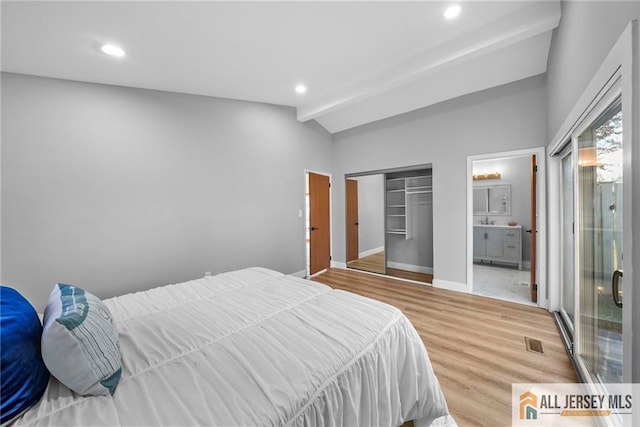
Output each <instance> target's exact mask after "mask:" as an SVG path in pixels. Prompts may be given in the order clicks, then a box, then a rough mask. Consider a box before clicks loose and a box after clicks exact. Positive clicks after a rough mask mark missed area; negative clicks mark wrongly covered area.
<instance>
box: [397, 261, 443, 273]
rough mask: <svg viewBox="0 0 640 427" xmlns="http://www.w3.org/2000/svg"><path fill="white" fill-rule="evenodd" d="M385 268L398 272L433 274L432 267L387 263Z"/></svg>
mask: <svg viewBox="0 0 640 427" xmlns="http://www.w3.org/2000/svg"><path fill="white" fill-rule="evenodd" d="M387 267H389V268H395V269H398V270H405V271H413V272H414V273H424V274H433V267H424V266H422V265H413V264H403V263H401V262H394V261H387Z"/></svg>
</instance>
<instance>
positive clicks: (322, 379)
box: [13, 268, 455, 426]
mask: <svg viewBox="0 0 640 427" xmlns="http://www.w3.org/2000/svg"><path fill="white" fill-rule="evenodd" d="M104 304H105V305H106V306H107V307H108V308H109V310H110V312H111V315H112V318H113V321H114V323H115V325H116V326H117V330H118V336H119V346H120V350H121V357H122V373H121V377H120V379H119V383H118V385H117V389H116V391H115V392H114V393H113V395H107V396H81V395H78V394H76V393H74V392H72V391H71V390H69V389H68V388H67V387H65V386H64V385H62V384H61V383H60V382H58V381H57V380H55V379H54V378H53V377H51V380H50V381H49V383H48V386H47V387H46V390H45V392H44V395H43V396H42V398H41V399H40V400H39V401H38V403H37V404H36V405H35V406H33V407H31V408H30V409H28V410H27V411H26V412H25V413H24V414H22V415H21V416H20V417H18V418H17V419H15V420H14V421H13V425H15V426H23V425H65V426H70V425H82V426H85V425H104V426H116V425H124V426H150V425H172V426H191V425H217V426H258V425H260V426H262V425H264V426H340V425H343V426H392V425H401V424H402V423H403V422H405V421H407V420H415V421H414V424H415V425H447V426H449V425H455V421H454V420H453V418H451V416H450V415H449V413H448V410H447V405H446V402H445V398H444V396H443V393H442V391H441V389H440V385H439V383H438V380H437V378H436V377H435V375H434V372H433V369H432V367H431V364H430V361H429V358H428V355H427V352H426V349H425V347H424V345H423V343H422V341H421V339H420V337H419V336H418V334H417V332H416V331H415V329H414V327H413V326H412V325H411V323H410V322H409V320H408V319H407V318H406V317H405V316H404V315H403V314H402V312H401V311H400V310H398V309H397V308H395V307H392V306H389V305H387V304H384V303H381V302H379V301H375V300H372V299H368V298H365V297H361V296H358V295H355V294H352V293H349V292H345V291H341V290H333V289H331V288H330V287H328V286H325V285H323V284H320V283H317V282H313V281H309V280H304V279H300V278H297V277H293V276H288V275H284V274H281V273H279V272H276V271H272V270H268V269H264V268H249V269H244V270H238V271H233V272H229V273H223V274H219V275H216V276H211V277H204V278H201V279H197V280H192V281H188V282H184V283H180V284H175V285H168V286H163V287H159V288H155V289H151V290H149V291H145V292H138V293H133V294H128V295H124V296H119V297H115V298H111V299H108V300H105V301H104Z"/></svg>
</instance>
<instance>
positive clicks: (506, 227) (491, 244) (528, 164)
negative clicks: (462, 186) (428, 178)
mask: <svg viewBox="0 0 640 427" xmlns="http://www.w3.org/2000/svg"><path fill="white" fill-rule="evenodd" d="M543 161H544V149H542V148H541V149H531V150H519V151H514V152H507V153H495V154H490V155H483V156H472V157H469V159H468V166H469V172H468V175H469V182H468V206H469V209H468V232H467V236H468V237H467V241H468V255H467V256H468V262H467V265H468V270H467V281H468V287H469V289H470V290H471V292H472V293H474V294H476V295H481V296H485V297H490V298H496V299H502V300H506V301H511V302H516V303H520V304H526V305H539V304H538V302H539V301H545V302H546V294H547V292H546V288H545V287H546V283H545V282H546V280H544V277H545V276H544V274H541V273H543V272H544V270H545V269H546V268H545V266H544V265H539V263H538V262H537V260H541V259H545V258H544V257H543V256H541V255H542V252H544V251H545V246H544V244H541V242H540V240H541V238H542V237H543V236H544V232H543V230H544V226H545V221H544V219H545V218H544V215H540V212H544V206H543V203H544V195H543V194H541V191H539V189H544V172H543V169H544V167H543V165H541V163H543ZM541 171H542V172H541ZM541 305H542V304H541Z"/></svg>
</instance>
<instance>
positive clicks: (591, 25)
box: [547, 1, 640, 140]
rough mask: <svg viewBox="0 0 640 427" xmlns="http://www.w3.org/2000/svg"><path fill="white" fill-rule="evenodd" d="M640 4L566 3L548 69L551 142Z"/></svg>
mask: <svg viewBox="0 0 640 427" xmlns="http://www.w3.org/2000/svg"><path fill="white" fill-rule="evenodd" d="M639 18H640V1H621V2H618V1H563V2H562V18H561V20H560V26H559V27H558V28H556V29H555V30H554V33H553V38H552V42H551V49H550V51H549V60H548V66H547V84H548V92H549V103H548V121H549V132H548V137H549V140H551V139H552V138H553V137H554V136H555V134H556V133H557V132H558V129H559V128H560V125H561V124H562V122H563V121H564V120H565V119H566V118H567V116H568V115H569V112H570V111H571V109H572V108H573V106H574V105H575V104H576V102H577V101H578V98H580V96H581V95H582V93H583V92H584V90H585V88H586V87H587V84H589V82H590V81H591V79H592V78H593V76H594V74H595V73H596V71H597V70H598V67H600V65H601V64H602V61H603V60H604V59H605V58H606V56H607V55H608V54H609V51H610V50H611V48H612V47H613V45H614V44H615V42H616V41H617V40H618V38H619V37H620V34H622V31H623V30H624V29H625V28H626V27H627V25H628V24H629V22H631V21H632V20H633V19H639Z"/></svg>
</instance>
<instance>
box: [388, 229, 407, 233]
mask: <svg viewBox="0 0 640 427" xmlns="http://www.w3.org/2000/svg"><path fill="white" fill-rule="evenodd" d="M387 234H407V230H402V229H389V230H387Z"/></svg>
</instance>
